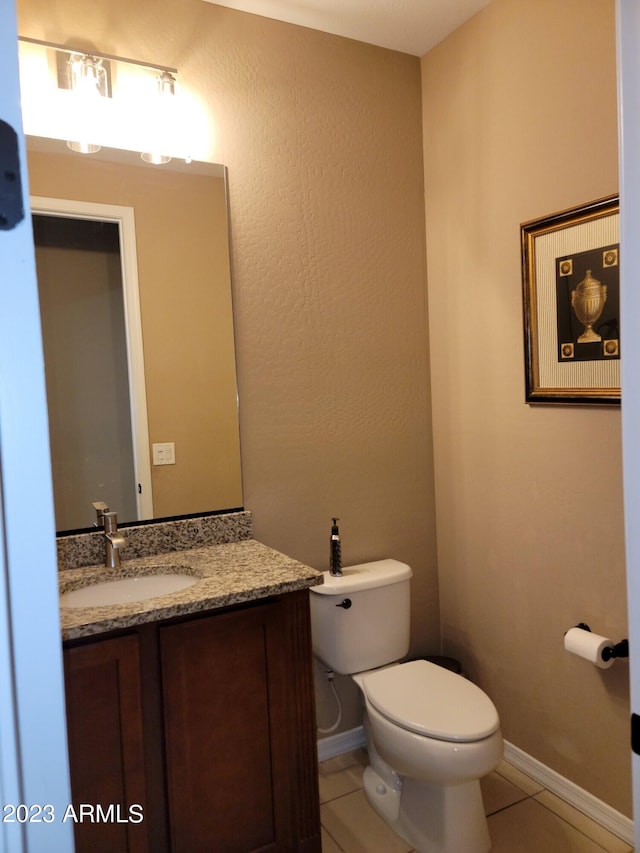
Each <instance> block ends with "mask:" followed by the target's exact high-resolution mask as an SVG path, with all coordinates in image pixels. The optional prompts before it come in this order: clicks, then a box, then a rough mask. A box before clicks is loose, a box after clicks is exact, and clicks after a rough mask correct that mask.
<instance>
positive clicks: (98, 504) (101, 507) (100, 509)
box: [92, 501, 109, 527]
mask: <svg viewBox="0 0 640 853" xmlns="http://www.w3.org/2000/svg"><path fill="white" fill-rule="evenodd" d="M92 506H93V508H94V509H95V511H96V520H95V521H94V522H93V526H94V527H102V526H103V525H104V514H105V512H109V507H108V506H107V505H106V503H105V502H104V501H94V502H93V504H92Z"/></svg>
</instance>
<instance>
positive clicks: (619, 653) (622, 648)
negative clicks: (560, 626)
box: [576, 622, 629, 661]
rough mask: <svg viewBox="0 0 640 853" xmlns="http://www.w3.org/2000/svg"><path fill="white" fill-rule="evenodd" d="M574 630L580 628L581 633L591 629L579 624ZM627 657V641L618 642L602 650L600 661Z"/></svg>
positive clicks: (583, 623)
mask: <svg viewBox="0 0 640 853" xmlns="http://www.w3.org/2000/svg"><path fill="white" fill-rule="evenodd" d="M576 628H581V629H582V630H583V631H591V628H590V627H589V626H588V625H587V623H586V622H580V623H579V624H578V625H576ZM628 657H629V640H626V639H625V640H620V642H619V643H614V644H613V646H607V648H606V649H603V650H602V660H604V661H608V660H611V658H628Z"/></svg>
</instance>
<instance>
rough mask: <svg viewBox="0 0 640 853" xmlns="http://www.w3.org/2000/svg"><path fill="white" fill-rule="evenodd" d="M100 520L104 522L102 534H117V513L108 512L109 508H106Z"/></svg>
mask: <svg viewBox="0 0 640 853" xmlns="http://www.w3.org/2000/svg"><path fill="white" fill-rule="evenodd" d="M102 518H103V521H104V532H105V533H117V532H118V513H117V512H109V507H107V509H106V511H105V512H103V513H102Z"/></svg>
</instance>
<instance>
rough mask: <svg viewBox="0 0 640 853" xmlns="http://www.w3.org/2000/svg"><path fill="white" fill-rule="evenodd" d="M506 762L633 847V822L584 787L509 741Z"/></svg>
mask: <svg viewBox="0 0 640 853" xmlns="http://www.w3.org/2000/svg"><path fill="white" fill-rule="evenodd" d="M504 760H505V761H506V762H508V763H509V764H512V765H513V766H514V767H517V768H518V770H522V772H523V773H526V774H527V776H530V777H531V778H532V779H533V780H535V781H536V782H539V783H540V785H542V786H543V787H544V788H546V789H547V790H549V791H551V793H552V794H555V795H556V796H557V797H560V799H561V800H564V801H565V802H567V803H569V805H571V806H573V807H574V808H576V809H578V810H579V811H581V812H583V813H584V814H586V815H587V817H590V818H591V819H592V820H595V821H596V822H597V823H599V824H600V825H601V826H604V827H605V829H608V830H609V832H612V833H613V834H614V835H617V836H618V837H619V838H622V839H623V841H626V842H627V844H630V845H633V821H632V820H631V818H628V817H627V816H626V815H623V814H622V813H621V812H619V811H616V809H614V808H612V806H609V805H607V803H604V802H603V801H602V800H599V799H598V798H597V797H594V795H593V794H590V793H589V792H588V791H585V790H584V788H580V786H579V785H576V784H575V782H571V781H570V780H569V779H567V778H565V777H564V776H561V775H560V774H559V773H556V771H555V770H552V769H551V768H550V767H547V765H546V764H543V763H542V762H541V761H538V760H537V758H533V757H532V756H531V755H529V754H528V753H526V752H524V751H523V750H521V749H519V748H518V747H517V746H514V745H513V744H512V743H509V741H505V743H504Z"/></svg>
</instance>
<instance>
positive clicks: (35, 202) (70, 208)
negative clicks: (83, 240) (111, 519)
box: [31, 196, 153, 520]
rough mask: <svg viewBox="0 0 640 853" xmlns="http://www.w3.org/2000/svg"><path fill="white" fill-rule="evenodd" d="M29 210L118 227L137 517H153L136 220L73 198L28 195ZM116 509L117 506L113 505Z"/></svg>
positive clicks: (125, 210) (129, 211)
mask: <svg viewBox="0 0 640 853" xmlns="http://www.w3.org/2000/svg"><path fill="white" fill-rule="evenodd" d="M31 210H32V212H33V213H38V214H40V215H42V216H65V217H67V218H71V219H92V220H97V221H99V222H112V223H114V224H115V225H117V226H118V233H119V238H120V271H121V274H122V292H123V297H124V322H125V333H126V340H127V365H128V368H127V369H128V375H129V409H130V412H131V432H132V439H133V465H134V474H135V478H136V484H139V486H140V488H139V489H136V505H137V510H138V519H137V520H142V519H149V518H153V491H152V486H151V457H150V453H149V424H148V418H147V394H146V385H145V377H144V349H143V343H142V320H141V316H140V293H139V288H138V258H137V253H136V223H135V214H134V210H133V208H132V207H125V206H124V205H118V204H100V203H95V202H89V201H77V200H75V199H63V198H45V197H42V196H32V197H31ZM112 508H113V509H117V507H112Z"/></svg>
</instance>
